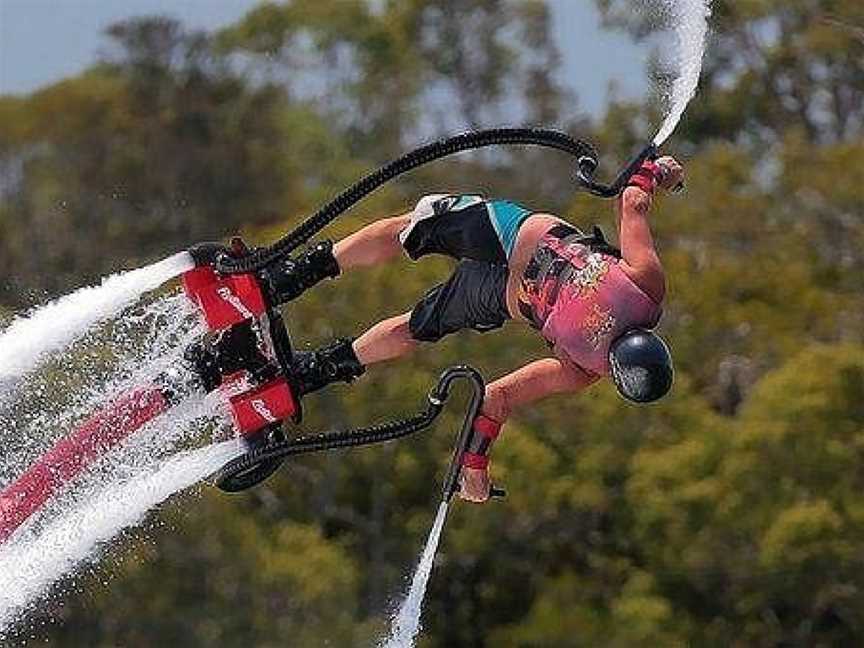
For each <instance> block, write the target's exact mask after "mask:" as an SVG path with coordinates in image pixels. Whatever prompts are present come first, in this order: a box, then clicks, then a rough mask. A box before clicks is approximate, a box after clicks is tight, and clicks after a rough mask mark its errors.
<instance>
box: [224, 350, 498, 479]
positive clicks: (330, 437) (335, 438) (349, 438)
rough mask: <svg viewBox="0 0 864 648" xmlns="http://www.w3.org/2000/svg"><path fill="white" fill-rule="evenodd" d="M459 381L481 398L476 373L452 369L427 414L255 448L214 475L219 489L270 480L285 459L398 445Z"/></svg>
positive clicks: (425, 423)
mask: <svg viewBox="0 0 864 648" xmlns="http://www.w3.org/2000/svg"><path fill="white" fill-rule="evenodd" d="M458 379H465V380H468V381H470V382H471V383H472V384H473V386H474V392H475V395H474V399H473V400H476V399H477V398H479V397H478V396H477V394H481V395H482V393H483V387H484V383H483V378H482V377H481V376H480V374H479V372H478V371H477V370H476V369H473V368H471V367H467V366H457V367H450V368H449V369H447V370H446V371H444V373H442V374H441V377H440V378H439V380H438V383H437V384H436V385H435V387H434V389H433V390H432V391H431V392H430V393H429V402H428V404H427V406H426V409H425V410H424V411H422V412H420V413H418V414H415V415H414V416H411V417H408V418H405V419H400V420H395V421H388V422H386V423H378V424H376V425H370V426H368V427H362V428H357V429H355V430H346V431H343V432H325V433H323V434H314V435H309V436H305V437H298V438H296V439H290V440H287V441H277V442H273V443H269V444H267V445H265V446H261V447H259V448H255V449H253V450H250V451H249V452H247V453H246V454H244V455H241V456H239V457H237V458H236V459H232V460H231V461H229V462H228V463H226V464H225V465H224V466H222V468H220V469H219V470H218V471H217V472H216V473H215V475H214V481H215V483H216V486H217V487H219V488H220V489H221V490H223V491H225V492H228V493H236V492H238V491H241V490H245V489H247V488H249V487H251V486H254V485H255V484H257V483H259V482H260V481H262V480H263V479H264V478H266V477H267V476H269V475H270V474H271V473H272V472H273V470H275V467H273V466H274V464H275V466H276V467H278V465H279V463H281V460H282V459H284V458H286V457H294V456H297V455H304V454H311V453H314V452H323V451H325V450H336V449H339V448H352V447H356V446H364V445H372V444H374V443H384V442H386V441H395V440H396V439H401V438H403V437H406V436H409V435H411V434H414V433H415V432H419V431H420V430H424V429H426V428H428V427H429V426H430V425H432V422H433V421H434V420H435V419H436V418H438V415H439V414H440V413H441V410H442V409H443V407H444V403H445V402H446V400H447V398H448V397H449V396H450V388H451V385H452V384H453V382H454V381H455V380H458ZM475 414H476V412H475ZM472 418H473V416H472ZM270 468H272V470H270ZM268 471H269V472H268ZM265 472H266V474H264V473H265ZM256 477H257V479H256Z"/></svg>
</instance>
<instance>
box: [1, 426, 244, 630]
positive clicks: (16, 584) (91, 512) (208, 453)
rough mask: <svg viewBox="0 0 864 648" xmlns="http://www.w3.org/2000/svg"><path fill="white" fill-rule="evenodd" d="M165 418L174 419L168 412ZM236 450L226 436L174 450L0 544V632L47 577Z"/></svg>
mask: <svg viewBox="0 0 864 648" xmlns="http://www.w3.org/2000/svg"><path fill="white" fill-rule="evenodd" d="M167 422H168V423H170V424H176V423H178V421H176V420H172V419H171V418H169V420H168V421H167ZM241 452H242V448H241V447H240V444H239V442H238V441H237V440H230V441H224V442H222V443H219V444H215V445H211V446H208V447H205V448H201V449H199V450H194V451H191V452H183V453H180V454H177V455H175V456H173V457H171V458H169V459H167V460H165V461H163V462H161V463H159V464H157V465H155V466H151V467H149V468H147V469H145V470H141V471H139V472H138V474H136V475H134V476H133V477H131V478H129V479H127V480H126V481H124V482H123V483H121V484H119V485H117V484H115V485H114V486H113V487H112V488H105V489H103V490H102V491H101V492H100V493H99V494H98V496H96V497H92V498H90V499H88V500H87V501H85V502H84V503H83V504H82V505H81V506H79V507H77V508H73V509H70V510H67V511H66V512H65V514H64V515H63V516H62V517H61V518H59V519H57V520H56V521H54V522H53V523H51V524H50V525H48V526H47V527H46V528H45V529H44V530H42V532H41V533H39V534H38V535H37V537H35V538H30V537H28V536H25V537H23V538H21V539H18V540H17V541H15V542H12V543H10V544H7V545H4V546H3V547H2V548H0V573H2V574H3V576H4V587H3V588H2V590H0V638H2V636H3V629H4V628H6V627H7V626H8V624H9V623H10V622H12V621H14V620H16V618H18V617H19V616H20V615H21V614H22V613H23V612H25V611H26V609H27V606H28V605H30V604H31V603H32V602H33V601H34V600H35V599H36V598H37V597H38V596H40V595H41V594H43V593H44V592H45V590H46V589H47V588H48V587H50V585H51V584H52V583H54V582H55V581H56V580H58V579H59V578H60V577H62V576H63V575H65V574H68V573H69V572H71V571H72V570H74V569H75V568H76V567H78V566H79V565H81V564H82V563H83V562H85V561H92V560H94V559H96V558H97V557H98V556H99V553H100V552H99V550H100V547H102V546H104V544H105V543H107V542H108V541H110V540H111V538H113V537H114V536H116V535H117V533H119V532H120V531H122V530H123V529H126V528H129V527H131V526H134V525H137V524H139V523H140V522H141V521H142V519H143V518H144V515H145V514H146V513H147V511H149V510H150V509H152V508H153V507H155V506H157V505H158V504H161V503H162V502H164V501H165V500H166V499H168V498H169V497H170V496H171V495H173V494H174V493H177V492H179V491H182V490H185V489H187V488H189V487H190V486H193V485H194V484H196V483H197V482H199V481H200V480H202V479H204V478H205V477H207V476H208V475H210V474H212V473H213V472H215V471H216V470H217V469H218V468H219V467H220V466H222V465H223V464H224V463H225V462H227V461H229V460H231V459H233V458H234V457H236V456H237V455H238V454H240V453H241Z"/></svg>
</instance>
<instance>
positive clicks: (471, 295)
mask: <svg viewBox="0 0 864 648" xmlns="http://www.w3.org/2000/svg"><path fill="white" fill-rule="evenodd" d="M473 198H476V200H471V199H473ZM460 199H461V203H460ZM454 207H455V208H454ZM401 240H402V244H403V246H404V248H405V252H406V253H407V254H408V256H410V257H411V258H412V259H419V258H420V257H422V256H424V255H426V254H443V255H446V256H449V257H451V258H453V259H456V260H458V261H459V263H458V264H457V266H456V269H455V270H454V272H453V274H452V275H451V276H450V278H449V279H448V280H447V281H445V282H444V283H441V284H438V285H437V286H435V287H433V288H432V289H430V290H429V291H428V292H427V293H426V294H425V295H424V296H423V298H422V299H421V300H420V301H419V302H418V304H417V305H416V306H415V307H414V310H412V311H411V319H410V322H409V327H410V330H411V335H412V336H413V337H414V339H416V340H420V341H422V342H434V341H437V340H440V339H441V338H443V337H444V336H445V335H449V334H450V333H455V332H457V331H460V330H462V329H466V328H467V329H473V330H475V331H480V332H485V331H490V330H493V329H497V328H500V327H501V326H503V324H504V322H506V321H507V320H508V319H510V314H509V312H508V310H507V277H508V268H507V258H506V254H505V252H504V249H503V248H502V246H501V243H500V241H499V238H498V235H497V234H496V232H495V229H494V227H493V225H492V223H491V222H490V220H489V216H488V212H487V209H486V207H485V204H484V201H482V199H480V198H479V197H471V196H469V197H466V196H429V197H427V198H424V199H423V200H421V201H420V202H419V203H418V204H417V207H416V208H415V212H414V215H413V218H412V221H411V225H410V226H409V227H408V228H406V230H405V232H403V236H402V237H401Z"/></svg>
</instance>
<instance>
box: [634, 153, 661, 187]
mask: <svg viewBox="0 0 864 648" xmlns="http://www.w3.org/2000/svg"><path fill="white" fill-rule="evenodd" d="M659 175H660V168H659V167H658V166H657V163H656V162H653V161H652V160H645V161H644V162H643V163H642V166H641V167H639V169H638V170H637V171H636V173H634V174H633V175H632V176H630V180H628V182H627V186H628V187H638V188H639V189H641V190H642V191H644V192H645V193H647V194H649V195H652V194H653V193H654V190H655V189H656V188H657V179H658V177H659Z"/></svg>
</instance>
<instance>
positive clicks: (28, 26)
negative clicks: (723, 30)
mask: <svg viewBox="0 0 864 648" xmlns="http://www.w3.org/2000/svg"><path fill="white" fill-rule="evenodd" d="M258 2H259V0H0V93H14V94H23V93H28V92H31V91H33V90H35V89H36V88H39V87H41V86H44V85H47V84H50V83H52V82H54V81H57V80H59V79H61V78H63V77H66V76H70V75H74V74H77V73H78V72H80V71H82V70H83V69H84V68H86V67H87V66H88V65H89V64H91V63H92V62H93V61H95V59H96V57H97V56H98V54H99V52H100V49H102V48H104V47H105V40H104V38H103V37H102V35H101V32H102V30H103V29H104V27H105V26H106V25H108V24H110V23H112V22H115V21H117V20H121V19H124V18H128V17H130V16H140V15H146V14H165V15H170V16H174V17H176V18H178V19H180V20H182V21H183V22H184V23H185V24H187V25H189V26H191V27H196V28H202V29H216V28H219V27H222V26H224V25H227V24H229V23H231V22H233V21H236V20H237V19H239V18H240V17H241V16H243V14H244V13H246V12H247V11H248V10H249V9H251V8H252V7H254V6H255V5H256V4H258ZM549 4H550V5H551V6H552V9H553V11H554V16H555V34H556V38H557V40H558V45H559V47H560V48H561V52H562V55H563V57H564V63H565V65H564V72H563V73H564V76H565V80H566V81H567V83H568V85H570V86H571V87H573V88H574V89H575V90H576V91H577V93H578V96H579V100H580V103H581V105H582V106H583V107H584V108H586V109H587V110H588V111H589V112H592V113H596V112H597V111H600V110H602V108H603V106H604V105H605V100H606V98H607V96H608V89H609V87H610V84H614V85H615V87H616V92H617V93H618V94H619V95H621V96H625V97H634V96H639V95H641V94H642V93H644V91H645V89H646V87H647V83H646V80H645V76H644V75H645V73H644V70H645V67H644V63H645V59H646V55H647V48H646V47H645V46H637V45H634V44H633V43H631V42H630V41H629V39H628V38H627V37H626V36H623V35H621V34H618V33H609V32H604V31H602V30H601V29H600V27H599V17H598V15H597V12H596V10H595V8H594V3H593V2H592V0H550V2H549Z"/></svg>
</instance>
